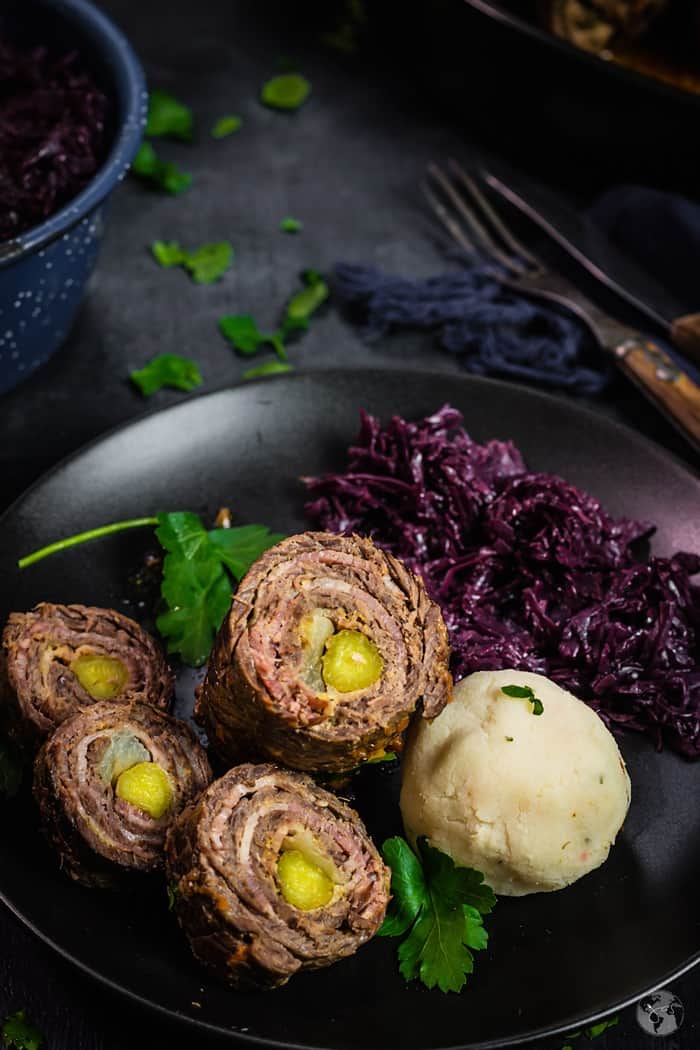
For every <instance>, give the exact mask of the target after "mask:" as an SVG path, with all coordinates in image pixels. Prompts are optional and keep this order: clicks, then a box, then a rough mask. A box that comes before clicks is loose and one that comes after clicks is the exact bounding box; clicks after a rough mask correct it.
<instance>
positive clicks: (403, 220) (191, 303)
mask: <svg viewBox="0 0 700 1050" xmlns="http://www.w3.org/2000/svg"><path fill="white" fill-rule="evenodd" d="M293 6H295V5H289V7H293ZM104 7H105V8H106V9H107V10H108V11H109V12H110V13H111V14H113V15H114V16H115V18H116V19H117V20H118V21H119V22H120V24H121V25H122V26H123V28H124V29H125V30H126V31H127V33H128V34H129V35H130V37H131V39H132V40H133V42H134V44H135V46H136V48H137V50H138V51H139V53H140V54H141V56H142V59H143V61H144V64H145V66H146V70H147V74H148V76H149V79H150V82H151V84H155V85H157V86H160V87H163V88H165V89H166V90H168V89H169V90H171V91H173V93H175V94H177V96H178V97H180V98H182V99H183V100H184V101H186V102H188V103H190V104H191V105H192V106H193V107H194V110H195V113H196V117H197V125H198V131H197V136H196V140H195V143H194V144H193V145H192V146H186V145H180V144H175V143H163V145H162V147H161V149H162V153H163V155H164V156H166V157H168V158H170V159H174V160H177V161H178V163H180V164H181V165H182V166H183V167H185V168H186V169H187V170H190V171H192V173H193V174H194V176H195V182H194V186H193V187H192V189H191V190H190V191H189V192H188V193H187V194H185V195H183V196H182V197H179V198H170V197H165V196H160V195H158V194H154V193H152V192H150V191H149V190H147V189H146V188H144V187H143V186H141V185H140V184H138V183H136V182H135V181H133V180H128V181H127V183H126V184H125V185H124V186H123V187H122V188H121V189H120V190H119V192H118V193H117V194H116V195H115V198H114V202H113V205H112V207H111V214H110V215H109V217H108V229H107V233H106V237H105V242H104V247H103V250H102V255H101V258H100V260H99V262H98V267H97V271H96V273H95V276H94V278H93V281H92V284H91V287H90V290H89V293H88V296H87V299H86V301H85V304H84V306H83V308H82V310H81V312H80V315H79V318H78V321H77V324H76V326H75V328H74V330H73V332H72V334H71V336H70V338H69V339H68V340H67V341H66V343H65V345H64V346H63V348H62V349H61V350H60V351H59V352H58V354H57V355H56V356H55V357H54V358H53V360H52V361H50V362H49V363H48V364H47V365H46V366H45V367H44V368H43V369H41V370H40V371H39V372H38V373H37V374H36V375H35V376H33V377H32V378H30V379H29V380H28V381H27V382H26V383H25V384H24V385H23V386H22V387H21V388H19V389H18V390H16V391H14V392H13V393H11V394H9V395H5V396H4V397H3V398H2V401H1V404H0V413H1V415H0V435H1V437H2V441H1V442H0V469H1V470H2V476H3V481H4V487H3V503H4V504H7V503H9V502H10V501H11V500H12V499H13V498H14V497H15V496H17V495H18V494H19V493H20V492H21V491H22V490H23V489H24V488H26V486H27V485H29V484H30V483H31V482H32V481H34V480H35V479H36V478H37V477H38V476H39V475H40V474H41V473H42V472H43V471H45V470H47V469H48V468H50V467H51V466H52V465H53V464H55V463H56V462H57V461H58V460H59V459H60V458H61V457H63V456H65V455H67V454H69V453H71V452H72V451H74V450H75V449H77V448H78V447H79V446H81V445H82V444H84V443H85V442H86V441H89V440H91V439H93V438H95V437H97V436H98V435H100V434H102V433H104V432H105V431H106V430H107V429H109V428H110V427H112V426H115V425H118V424H119V423H121V422H123V421H125V420H128V419H131V418H133V417H134V416H136V415H138V414H140V413H143V412H144V411H147V410H151V409H154V408H159V407H162V406H165V405H168V404H171V403H174V402H175V401H177V400H178V399H180V398H181V397H182V395H181V394H178V393H176V392H174V391H164V392H161V393H159V394H157V395H155V397H154V398H153V399H152V400H151V401H150V402H144V400H143V399H142V398H141V397H140V395H139V394H138V393H137V392H136V390H135V389H133V388H132V387H131V386H130V385H129V383H128V382H127V380H126V376H127V374H128V372H129V371H130V370H131V369H132V368H135V367H140V366H141V365H143V364H144V363H145V362H146V361H147V360H148V359H149V358H150V357H151V356H153V354H155V353H158V352H161V351H166V350H167V351H174V352H180V353H184V354H187V355H190V356H192V357H194V358H195V359H196V360H197V361H198V362H199V364H200V366H201V369H202V372H203V374H204V376H205V387H204V388H203V389H206V390H209V389H213V388H215V387H217V386H221V385H225V384H227V383H230V382H235V381H236V380H237V379H238V378H239V377H240V374H241V372H242V371H243V370H244V368H245V367H247V366H248V362H246V361H244V360H242V359H240V358H238V357H236V356H235V354H234V353H233V352H232V351H231V349H230V348H229V347H228V346H227V344H226V343H225V342H224V341H223V339H222V338H221V337H220V335H219V334H218V331H217V328H216V319H217V317H218V316H220V315H221V314H223V313H236V312H249V313H251V314H253V315H254V316H255V317H256V319H257V320H258V321H259V323H260V325H261V327H267V326H271V325H273V324H274V323H275V322H276V321H277V320H278V317H279V311H280V309H281V307H282V305H283V303H284V301H285V299H286V298H287V297H288V296H289V294H290V292H291V291H292V290H293V289H294V288H295V287H296V283H297V275H298V273H299V271H300V270H301V269H303V268H304V267H307V266H314V267H317V268H319V269H321V270H323V269H324V268H328V267H329V266H330V265H331V264H332V263H333V262H334V261H336V260H338V259H346V260H355V261H361V262H367V263H372V264H375V265H377V266H381V267H383V268H385V269H388V270H395V271H396V272H399V273H402V274H404V275H406V276H412V275H426V276H427V275H430V274H434V273H436V272H439V271H440V269H442V268H443V267H444V266H446V265H448V264H447V263H446V262H445V259H444V256H443V254H442V251H441V248H440V246H439V245H438V244H437V243H436V242H435V240H434V238H433V236H432V233H431V229H430V226H429V224H428V223H427V222H426V220H425V217H424V212H423V208H422V205H421V201H420V197H419V193H418V189H417V186H418V182H419V179H420V177H421V174H422V171H423V169H424V166H425V164H426V162H427V161H428V160H429V159H432V158H442V157H446V156H449V155H451V154H454V155H457V156H459V157H461V158H464V159H465V160H467V161H471V160H473V159H475V158H476V157H477V155H478V154H479V150H478V148H477V146H476V145H475V141H476V138H475V131H474V128H473V127H472V126H471V125H472V123H473V122H472V121H471V120H470V116H469V112H470V109H471V108H473V107H475V106H476V107H479V109H480V121H481V123H482V124H483V107H485V106H487V105H488V93H487V92H485V94H484V96H483V97H479V98H476V99H475V98H470V99H465V105H464V110H463V113H462V115H461V116H460V115H459V111H457V113H455V109H454V106H453V107H452V108H451V109H450V111H449V113H448V112H447V111H446V110H443V108H441V107H440V105H439V103H438V97H437V96H435V97H433V96H431V97H430V98H429V99H428V98H426V97H425V96H421V93H420V92H419V91H418V90H417V88H416V83H417V77H416V75H414V72H413V71H412V70H407V69H402V67H401V63H400V61H398V60H400V57H401V56H400V48H397V52H399V53H397V54H392V55H387V58H386V62H384V61H378V60H377V56H376V54H375V61H374V62H373V63H370V64H368V63H363V62H362V61H361V60H360V59H354V58H352V57H351V58H345V57H343V56H339V55H337V54H335V53H334V52H332V51H329V50H328V49H324V48H322V47H319V46H318V45H317V43H316V42H313V39H312V42H311V43H309V41H308V39H307V38H304V37H303V35H302V34H301V33H299V34H297V28H296V27H295V26H294V25H290V24H288V22H287V21H286V17H287V16H288V15H289V12H287V16H285V18H283V17H282V16H280V15H279V13H278V12H276V9H273V8H272V6H271V5H269V4H267V3H266V2H264V0H263V2H260V3H258V4H251V3H248V2H245V0H240V2H237V0H199V2H198V3H196V4H193V3H192V0H171V2H168V3H166V2H165V0H151V2H149V3H139V4H136V3H133V0H109V2H108V3H105V4H104ZM273 15H274V17H273ZM478 46H479V44H478V39H475V38H473V37H472V38H470V40H469V47H470V48H472V49H473V53H474V54H476V51H478ZM282 55H291V56H292V57H293V58H294V59H296V60H297V61H298V63H299V65H300V67H301V68H302V69H303V71H304V72H305V73H306V74H307V75H308V76H309V77H310V79H311V80H312V81H313V85H314V93H313V96H312V98H311V100H310V101H309V103H308V104H307V105H306V106H305V108H304V109H303V110H302V111H301V112H300V113H298V114H293V115H284V114H279V113H274V112H271V111H269V110H266V109H264V108H263V107H262V106H261V105H260V104H259V103H258V102H257V92H258V89H259V86H260V84H261V82H262V81H263V80H264V79H265V78H266V77H267V76H269V75H271V74H272V73H273V72H275V71H276V70H277V68H278V66H277V63H278V61H279V58H280V56H282ZM482 57H483V56H482ZM390 60H391V61H390ZM397 61H398V65H397V64H396V62H397ZM468 62H469V51H468V48H467V50H466V53H465V63H468ZM231 112H234V113H239V114H240V115H241V116H242V117H243V121H244V124H243V127H242V129H241V131H240V132H239V133H238V134H236V135H233V136H231V137H230V138H228V139H225V140H223V141H220V142H215V141H214V140H212V139H211V138H210V137H209V134H208V129H209V128H210V126H211V125H212V123H213V122H214V120H215V119H216V118H217V117H219V116H221V115H222V114H225V113H231ZM489 141H490V146H491V148H494V147H497V149H498V156H499V157H500V158H501V159H502V160H503V161H505V162H506V163H507V161H508V159H509V158H511V159H512V157H513V152H512V150H511V149H510V139H509V136H508V134H507V133H505V132H504V135H503V137H502V141H499V139H498V135H494V134H493V130H492V133H491V134H490V136H489ZM518 159H519V160H520V162H521V163H522V150H520V151H519V153H518ZM559 160H561V161H562V163H561V164H560V163H559ZM527 163H528V166H529V169H530V172H531V173H533V174H535V175H539V176H540V177H541V178H542V179H543V180H544V181H547V182H550V183H553V184H555V185H557V184H558V185H559V186H560V187H561V188H563V190H564V191H565V193H567V194H568V195H569V196H571V197H573V196H574V195H575V197H576V199H577V200H581V199H585V197H586V194H587V192H588V191H589V190H590V189H591V187H595V186H597V185H599V184H600V183H601V181H605V182H614V181H615V179H616V176H617V172H616V169H610V170H609V171H608V173H607V178H606V179H604V180H603V179H601V162H600V159H598V160H597V163H596V164H593V165H592V166H591V172H590V173H587V172H586V171H583V170H580V169H579V170H578V172H577V177H576V178H573V177H572V175H571V169H570V168H569V167H568V165H567V163H566V158H565V157H564V156H560V152H559V149H558V145H557V144H554V148H553V149H552V151H551V153H550V154H546V155H545V154H538V155H533V156H531V157H528V158H527ZM587 175H589V176H590V177H589V178H587ZM286 215H293V216H296V217H298V218H300V219H302V221H303V222H304V231H303V233H301V234H299V235H296V236H293V235H287V234H284V233H281V232H280V231H279V222H280V220H281V219H282V218H283V217H284V216H286ZM157 238H162V239H171V238H172V239H178V240H180V241H181V242H183V243H184V244H185V245H187V246H196V245H198V244H200V243H203V242H205V241H210V240H216V239H221V238H229V239H230V240H231V241H232V242H233V244H234V247H235V251H236V261H235V264H234V266H233V268H232V270H231V271H230V272H229V273H228V274H227V275H226V276H225V278H224V279H223V280H222V281H221V282H219V283H218V284H216V285H214V286H211V287H198V286H196V285H194V284H193V283H192V282H191V281H190V279H189V278H188V277H187V275H186V274H185V273H184V272H181V271H163V270H161V269H159V268H158V267H157V266H156V264H155V263H154V262H153V260H152V258H151V257H150V254H149V252H148V245H149V244H150V242H151V241H153V240H154V239H157ZM291 356H292V359H293V361H294V363H295V364H297V365H303V366H304V367H310V368H317V367H318V368H324V367H328V366H331V365H336V366H337V365H348V366H351V367H352V366H353V365H362V364H366V365H375V366H376V365H381V366H385V367H387V368H402V367H411V365H414V364H415V365H421V366H423V367H425V364H426V361H428V360H429V361H430V363H431V365H432V366H433V367H434V369H435V370H436V371H442V372H454V373H457V372H459V370H460V364H459V362H458V361H457V360H456V359H454V358H451V357H450V356H448V355H447V354H445V353H440V352H438V351H437V350H435V349H434V346H433V343H432V339H431V337H430V336H424V335H417V336H411V337H410V338H405V337H401V338H393V339H388V340H385V341H383V343H382V344H381V345H379V346H373V347H368V346H365V345H363V344H362V343H361V342H360V341H359V339H358V337H357V332H356V330H355V329H354V328H353V327H352V326H350V325H348V324H347V323H346V322H345V321H344V320H343V319H342V318H340V317H339V316H338V315H337V313H336V312H335V311H334V310H333V309H329V310H328V311H327V312H326V313H325V314H324V315H323V316H322V317H320V318H319V319H318V320H317V321H316V322H315V323H314V324H313V326H312V328H311V330H310V331H309V332H308V334H306V335H305V336H304V337H303V338H302V339H301V340H299V342H298V343H295V344H294V346H293V348H292V352H291ZM256 363H257V361H256ZM601 409H602V410H604V411H607V412H610V413H612V414H613V415H615V416H617V417H618V418H622V419H624V420H626V421H628V422H630V423H631V424H632V425H634V426H637V427H638V428H639V429H641V430H642V431H644V432H645V433H647V434H648V435H649V436H652V437H654V438H656V439H657V440H659V441H661V442H662V443H664V444H666V445H667V446H668V447H670V448H672V449H673V450H674V451H676V452H677V453H678V454H680V455H684V456H687V457H688V458H689V455H688V453H686V451H685V450H684V448H683V446H682V444H681V443H680V441H679V440H678V439H677V438H676V436H675V434H674V433H673V431H672V430H671V429H670V428H669V427H668V426H667V425H666V424H665V423H664V422H663V421H662V420H660V419H659V418H658V417H657V416H656V414H655V413H654V412H653V410H652V409H651V408H649V407H648V405H647V404H646V402H644V401H643V400H642V399H641V398H640V397H639V396H638V395H637V394H636V393H635V392H634V391H633V390H632V389H631V388H629V387H628V386H627V385H626V384H624V383H623V382H622V381H618V382H617V383H616V384H615V386H614V388H613V390H612V391H611V392H610V394H609V395H608V396H607V398H606V399H605V401H604V402H603V403H602V404H601ZM232 455H235V450H232ZM3 848H4V849H11V848H12V846H11V843H6V844H5V845H4V846H3ZM0 945H2V951H1V952H0V1017H2V1016H4V1015H5V1014H6V1013H7V1012H9V1011H11V1010H15V1009H26V1010H27V1011H28V1013H30V1014H31V1015H32V1016H33V1017H34V1018H35V1019H36V1021H37V1022H38V1025H39V1027H40V1028H41V1029H42V1031H43V1032H44V1034H45V1037H46V1043H45V1045H46V1047H47V1048H48V1050H118V1048H119V1050H122V1048H123V1047H124V1046H126V1045H128V1046H129V1047H130V1048H132V1050H146V1048H147V1047H148V1048H149V1050H150V1048H151V1047H153V1046H162V1045H171V1046H180V1045H183V1046H185V1045H187V1046H189V1045H192V1044H195V1043H196V1045H197V1046H198V1047H201V1048H204V1047H209V1046H212V1047H214V1046H218V1045H222V1044H221V1043H220V1042H219V1041H217V1040H213V1039H207V1037H205V1036H204V1035H201V1034H199V1033H193V1032H190V1031H187V1030H185V1029H182V1030H180V1029H177V1030H176V1029H175V1028H174V1027H173V1026H172V1025H171V1024H169V1023H166V1022H164V1021H162V1020H160V1019H159V1018H157V1017H155V1016H154V1015H152V1014H150V1013H146V1012H144V1011H143V1010H140V1009H136V1008H135V1007H133V1006H131V1005H130V1004H129V1003H127V1002H125V1001H123V1000H122V999H120V998H119V997H118V996H117V995H116V994H114V993H111V992H109V991H107V990H105V989H102V988H101V987H98V986H97V985H96V984H95V983H94V982H93V981H91V980H90V979H88V978H87V977H85V976H83V975H81V974H79V973H78V972H76V971H74V970H72V969H71V968H69V966H68V965H67V964H66V963H64V962H63V961H62V960H61V959H60V958H59V957H58V956H56V955H55V954H54V953H53V952H51V951H50V950H49V949H48V948H47V947H45V946H44V945H43V944H41V942H40V941H39V940H38V939H37V938H35V937H34V936H33V935H31V934H30V933H29V932H28V931H26V930H24V929H23V928H22V927H21V926H20V925H19V923H18V922H17V921H16V920H15V919H14V918H13V917H12V916H11V915H10V914H9V913H8V912H7V911H5V910H3V911H2V912H1V913H0ZM104 950H105V952H106V953H108V952H109V951H110V946H109V945H108V944H106V945H104ZM699 985H700V978H698V976H697V974H690V975H688V976H686V977H685V978H682V979H680V980H678V981H676V982H674V984H673V989H674V991H676V993H677V994H678V995H679V996H680V998H681V999H682V1000H683V1002H684V1004H685V1007H686V1021H685V1024H684V1026H683V1028H682V1029H681V1031H680V1033H679V1037H678V1039H677V1041H676V1042H675V1043H674V1042H672V1041H671V1040H667V1041H666V1042H665V1043H662V1042H661V1040H652V1039H651V1038H648V1037H646V1036H644V1035H643V1034H642V1033H641V1032H640V1030H639V1029H638V1027H637V1025H636V1023H635V1020H634V1013H633V1011H630V1010H628V1011H626V1012H625V1014H624V1015H623V1018H622V1023H621V1024H620V1026H619V1027H618V1028H616V1029H613V1030H612V1031H611V1032H610V1033H607V1034H606V1035H605V1036H603V1037H601V1038H600V1039H599V1040H598V1041H597V1043H596V1044H595V1045H597V1046H599V1047H600V1048H601V1050H606V1048H607V1050H645V1048H646V1047H651V1046H653V1045H665V1046H666V1048H667V1050H670V1047H671V1046H674V1047H677V1048H681V1050H691V1048H692V1047H694V1046H695V1045H696V1041H697V1038H698V1027H699V1026H700V1002H698V1000H699V999H700V996H698V990H699ZM272 1005H273V1004H272V1000H271V1007H272ZM437 1007H438V1008H439V1003H438V1004H437ZM563 1042H564V1040H562V1039H557V1040H552V1041H550V1042H549V1043H548V1044H547V1048H546V1050H558V1048H559V1047H561V1045H562V1043H563ZM576 1045H577V1046H578V1045H582V1046H585V1043H584V1042H582V1043H577V1044H576Z"/></svg>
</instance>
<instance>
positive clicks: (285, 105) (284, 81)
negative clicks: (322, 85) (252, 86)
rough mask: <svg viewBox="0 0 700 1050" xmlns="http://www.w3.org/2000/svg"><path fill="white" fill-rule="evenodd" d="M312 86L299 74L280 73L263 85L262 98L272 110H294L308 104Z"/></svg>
mask: <svg viewBox="0 0 700 1050" xmlns="http://www.w3.org/2000/svg"><path fill="white" fill-rule="evenodd" d="M310 94H311V84H310V83H309V82H308V80H306V79H305V77H302V76H301V75H300V74H299V73H280V74H279V75H278V76H276V77H272V78H271V79H270V80H268V81H267V82H266V83H265V84H263V87H262V91H261V92H260V98H261V100H262V101H263V102H264V103H265V105H266V106H271V107H272V109H284V110H294V109H299V106H301V105H303V103H304V102H306V100H307V98H308V97H309V95H310Z"/></svg>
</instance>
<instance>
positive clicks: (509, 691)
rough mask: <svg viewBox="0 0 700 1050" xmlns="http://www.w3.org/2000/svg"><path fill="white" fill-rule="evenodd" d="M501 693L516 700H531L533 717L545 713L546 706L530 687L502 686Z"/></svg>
mask: <svg viewBox="0 0 700 1050" xmlns="http://www.w3.org/2000/svg"><path fill="white" fill-rule="evenodd" d="M501 692H502V693H505V694H506V696H510V697H511V698H512V699H514V700H529V701H530V703H531V704H532V713H533V715H541V714H542V712H543V711H544V704H543V703H542V701H541V700H540V699H539V698H538V697H536V696H535V693H534V691H533V690H532V689H531V688H530V686H529V685H503V686H501Z"/></svg>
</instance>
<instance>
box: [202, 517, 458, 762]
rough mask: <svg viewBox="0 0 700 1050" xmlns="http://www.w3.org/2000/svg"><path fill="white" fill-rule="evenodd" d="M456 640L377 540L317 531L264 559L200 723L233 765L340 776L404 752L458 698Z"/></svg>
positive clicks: (226, 633)
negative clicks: (417, 723) (414, 722)
mask: <svg viewBox="0 0 700 1050" xmlns="http://www.w3.org/2000/svg"><path fill="white" fill-rule="evenodd" d="M448 656H449V649H448V642H447V631H446V629H445V624H444V622H443V619H442V614H441V612H440V610H439V608H438V607H437V605H435V603H434V602H432V601H431V600H430V598H429V597H428V595H427V593H426V590H425V587H424V585H423V583H422V581H421V580H420V579H419V578H418V577H417V576H414V575H413V573H411V572H410V571H409V570H408V569H407V568H406V567H405V566H404V565H402V563H401V562H400V561H398V560H397V559H396V558H394V557H393V556H392V555H390V554H386V553H385V552H384V551H381V550H379V548H378V547H375V546H374V544H373V543H372V542H371V540H369V539H363V538H361V537H359V536H336V535H334V534H332V533H326V532H316V533H314V532H309V533H303V534H301V535H299V536H292V537H290V538H288V539H286V540H283V541H282V543H279V544H277V545H276V546H275V547H272V548H270V549H269V550H268V551H266V552H265V553H264V554H263V555H262V557H261V558H259V559H258V561H257V562H256V563H255V564H254V565H253V566H252V567H251V569H250V570H249V571H248V573H247V575H246V576H245V577H244V578H243V580H242V581H241V583H240V586H239V588H238V590H237V592H236V594H235V595H234V599H233V604H232V607H231V611H230V613H229V615H228V616H227V617H226V619H225V620H224V622H223V624H222V626H221V629H220V630H219V633H218V635H217V638H216V642H215V645H214V650H213V653H212V658H211V661H210V663H209V669H208V672H207V677H206V679H205V681H204V684H203V686H202V689H201V691H200V695H199V699H198V703H197V718H198V719H199V721H201V723H202V724H203V725H204V726H205V727H206V730H207V734H208V737H209V742H210V744H211V746H212V747H213V748H214V749H215V750H216V751H217V752H218V753H219V754H220V755H221V757H222V758H223V759H224V760H227V761H228V762H229V763H231V762H237V761H242V760H245V759H253V758H257V757H264V758H269V759H272V760H274V761H278V762H281V763H283V764H284V765H287V766H291V767H292V768H295V769H302V770H307V771H327V772H339V771H344V770H349V769H353V768H355V767H356V766H358V765H359V764H360V763H362V762H364V761H366V760H368V759H371V758H376V757H379V756H381V755H382V754H383V753H385V752H387V751H396V750H398V749H400V747H401V734H402V732H403V730H404V729H405V728H406V726H407V725H408V722H409V719H410V717H411V715H412V713H413V711H414V710H415V709H416V707H417V706H419V707H420V709H421V712H422V714H423V716H424V717H426V718H433V717H434V716H435V715H437V714H439V713H440V711H441V710H442V708H443V707H444V706H445V704H446V703H447V702H448V700H449V699H450V698H451V690H452V679H451V677H450V673H449V670H448Z"/></svg>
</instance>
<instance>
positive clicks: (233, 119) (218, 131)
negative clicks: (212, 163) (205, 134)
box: [211, 113, 243, 139]
mask: <svg viewBox="0 0 700 1050" xmlns="http://www.w3.org/2000/svg"><path fill="white" fill-rule="evenodd" d="M242 123H243V121H242V120H241V118H240V117H237V116H235V115H234V114H233V113H231V114H229V116H226V117H219V119H218V120H217V122H216V124H214V127H213V128H212V129H211V137H212V138H213V139H225V138H226V136H227V135H233V133H234V131H238V130H239V129H240V127H241V124H242Z"/></svg>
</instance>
